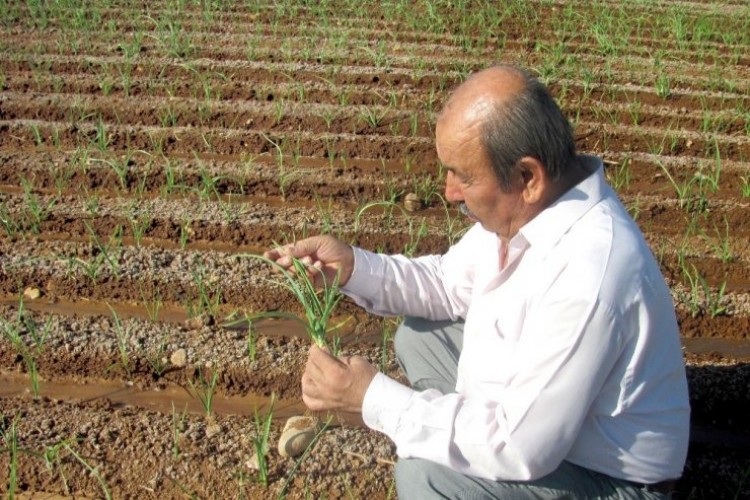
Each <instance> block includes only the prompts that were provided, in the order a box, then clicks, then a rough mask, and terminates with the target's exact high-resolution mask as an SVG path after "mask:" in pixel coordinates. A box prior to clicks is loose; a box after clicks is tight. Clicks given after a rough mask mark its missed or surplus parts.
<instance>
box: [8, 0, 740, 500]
mask: <svg viewBox="0 0 750 500" xmlns="http://www.w3.org/2000/svg"><path fill="white" fill-rule="evenodd" d="M209 3H210V2H203V3H201V5H202V7H200V6H199V5H198V3H190V5H189V6H183V7H179V6H178V4H180V3H179V2H164V3H156V4H153V3H148V2H146V3H138V4H137V5H136V4H133V5H135V6H133V5H130V4H129V3H128V2H120V1H116V2H111V3H108V6H107V7H104V6H103V5H102V6H91V5H90V3H87V4H85V5H86V7H85V8H73V7H71V8H62V9H63V10H56V9H57V8H56V7H53V6H45V7H43V8H41V10H33V9H34V7H33V6H32V4H33V3H29V4H28V6H26V5H25V4H24V5H20V4H19V5H18V6H16V5H15V4H12V5H11V4H9V7H8V9H7V12H5V13H2V14H1V15H0V19H1V22H0V33H1V36H0V47H2V51H0V222H2V226H0V329H1V331H2V332H3V335H2V336H0V380H1V381H2V382H0V430H2V432H3V436H4V437H5V441H4V442H3V444H0V470H3V471H10V470H11V464H12V463H16V473H17V478H18V479H17V484H16V485H15V491H16V493H19V492H24V493H27V494H34V493H42V492H44V493H49V494H52V495H62V496H64V497H71V496H73V497H87V498H88V497H91V498H93V497H101V496H107V494H111V495H112V496H113V497H116V498H143V497H146V498H173V497H186V496H191V497H198V498H241V497H244V498H278V497H281V496H287V497H289V498H308V497H313V498H319V497H320V498H323V497H325V498H339V497H346V498H372V499H378V498H393V497H394V496H395V493H394V491H393V475H392V464H393V462H394V461H395V460H396V457H395V450H394V448H393V446H392V444H391V443H390V442H389V441H388V440H387V439H386V438H385V437H383V436H381V435H379V434H377V433H375V432H372V431H369V430H368V429H366V428H365V427H364V426H363V425H361V422H359V421H358V419H357V418H356V416H352V415H333V416H331V420H330V424H329V426H328V427H327V428H326V430H325V432H323V433H322V434H321V435H320V438H319V440H318V441H317V442H316V443H315V445H314V446H313V447H311V449H310V450H309V454H307V455H305V456H304V457H303V458H302V459H301V460H299V461H298V462H297V461H295V460H294V459H288V458H282V457H281V456H280V455H279V454H278V453H277V452H276V449H275V445H276V441H277V439H278V437H279V434H280V431H281V429H282V427H283V424H284V419H285V418H286V417H288V416H290V415H293V414H296V413H303V412H304V411H305V410H304V408H303V406H302V405H301V401H300V389H299V378H300V374H301V372H302V370H303V367H304V363H305V359H306V353H307V345H308V342H309V341H308V340H307V338H306V336H305V334H304V331H303V330H301V328H300V327H299V326H298V325H297V324H296V323H294V322H290V321H282V320H263V321H257V322H254V323H253V324H252V328H249V325H248V323H247V322H246V321H242V319H243V318H244V317H245V315H247V314H252V313H258V312H262V311H290V312H293V313H296V314H299V313H300V312H301V311H300V309H299V306H298V305H297V304H296V303H295V302H294V300H293V299H292V298H291V297H290V296H289V295H288V294H287V293H286V292H284V291H283V290H282V289H280V288H279V287H278V286H277V285H274V284H273V283H272V282H271V281H269V279H270V278H272V274H271V273H270V270H269V269H268V268H267V267H266V266H263V265H261V264H260V263H258V262H257V261H255V260H252V259H251V258H249V257H247V254H257V253H260V252H261V251H262V250H264V249H266V248H268V247H270V246H272V245H274V244H277V243H283V242H287V241H293V240H295V239H299V238H301V237H304V236H305V235H311V234H318V233H331V234H335V235H337V236H339V237H340V238H342V239H344V240H346V241H348V242H351V243H352V244H356V245H360V246H363V247H365V248H368V249H372V250H378V251H383V252H389V253H407V254H414V255H420V254H428V253H439V252H443V251H445V250H446V249H447V248H448V247H449V245H450V243H451V242H452V241H455V239H456V238H458V237H459V236H460V234H461V232H462V230H464V229H465V222H464V221H463V220H462V219H461V218H460V216H459V214H458V213H457V212H456V210H455V209H453V208H451V207H447V206H446V205H445V203H444V202H443V200H442V197H441V194H442V184H441V183H442V172H441V168H440V165H439V162H438V160H437V156H436V153H435V151H434V142H433V133H434V124H435V116H436V113H437V112H438V111H439V109H440V105H441V103H442V102H443V101H444V100H445V98H446V96H447V95H448V94H449V91H450V89H451V88H452V87H454V86H455V85H456V84H458V83H460V82H461V81H462V80H463V79H464V78H465V76H466V75H467V74H468V73H469V72H471V71H473V70H476V69H479V68H483V67H486V66H487V65H488V64H491V63H492V62H493V61H502V62H514V63H520V64H522V65H524V66H528V67H530V68H532V69H533V70H534V71H536V72H538V73H539V74H540V76H541V77H542V78H543V79H544V80H545V81H548V82H549V85H550V88H551V89H552V91H553V93H554V94H555V96H556V98H557V99H558V101H559V102H560V103H561V105H562V107H563V109H564V111H565V112H566V114H567V115H568V116H569V117H570V119H571V120H572V121H573V122H574V124H575V127H576V138H577V144H578V146H579V148H580V149H581V150H582V151H585V152H590V153H594V154H598V155H600V156H601V157H602V158H603V159H604V160H605V163H606V165H607V167H608V169H607V174H608V177H609V179H610V182H611V183H612V185H613V186H614V187H615V188H616V189H617V191H618V193H619V194H620V196H621V198H622V200H623V202H624V203H625V204H626V206H627V207H628V209H629V210H630V212H631V214H632V215H633V217H634V218H635V219H636V220H637V222H638V223H639V225H640V226H641V228H642V230H643V232H644V234H645V235H646V238H647V240H648V242H649V244H650V245H651V248H652V250H653V252H654V254H655V255H656V256H657V258H658V260H659V262H660V264H661V266H662V270H663V272H664V275H665V277H666V279H667V281H668V283H669V285H670V287H671V290H672V292H673V297H674V301H675V305H676V310H677V314H678V320H679V323H680V327H681V331H682V335H683V345H684V351H685V359H686V363H687V367H688V377H689V383H690V394H691V403H692V408H693V414H692V420H693V422H692V424H693V432H692V440H691V447H690V452H689V457H688V463H687V466H686V469H685V474H684V477H683V478H682V479H681V480H680V482H679V492H678V495H677V497H678V498H693V499H702V498H750V490H749V489H748V485H749V484H750V479H749V478H748V475H750V426H749V425H748V421H747V418H745V413H743V410H741V409H744V408H746V407H747V405H748V401H747V400H748V398H750V369H749V367H750V218H748V206H749V205H750V187H748V182H749V181H750V162H749V159H750V136H749V134H750V115H749V114H748V110H749V109H750V84H748V82H749V81H750V57H748V53H750V51H748V45H750V39H748V38H749V37H748V36H747V26H748V24H749V23H750V18H748V15H750V12H748V11H747V9H746V6H744V4H741V3H737V2H729V3H727V2H722V3H721V4H718V3H716V2H713V1H711V0H705V1H692V2H654V3H652V4H650V5H647V3H633V4H621V3H619V2H610V3H609V5H608V6H607V7H606V9H608V10H609V11H610V13H611V17H606V16H601V15H600V14H601V13H600V12H597V10H598V8H597V9H596V10H594V9H591V8H589V7H588V6H585V5H583V4H575V3H570V2H567V1H558V2H519V3H518V4H517V5H516V4H514V5H513V6H511V7H509V8H510V9H511V10H510V11H508V13H507V16H506V17H504V18H495V17H493V16H492V15H490V13H489V12H487V11H482V10H481V9H466V10H458V9H457V8H456V7H454V6H453V4H455V2H444V3H438V4H437V5H432V4H431V6H430V7H429V8H428V7H426V6H423V5H421V3H420V4H419V5H417V6H415V7H414V9H415V10H419V11H420V12H421V13H422V15H419V16H412V15H411V11H410V9H411V7H404V8H403V9H401V8H399V9H396V8H391V9H388V8H386V9H383V8H381V7H379V6H376V5H375V4H372V5H371V6H369V7H367V9H368V10H367V12H365V13H364V14H363V13H362V12H356V11H354V10H352V9H350V8H348V7H345V6H343V5H339V2H331V3H330V5H328V6H327V7H326V6H325V5H324V6H322V7H321V6H317V7H314V6H312V5H311V6H309V7H301V6H300V5H298V3H297V2H291V3H289V4H285V3H283V2H274V3H273V5H262V6H257V7H256V6H253V7H251V6H249V5H248V6H239V4H237V5H236V6H235V5H231V6H226V7H225V9H224V10H220V9H211V8H209V6H208V4H209ZM433 7H434V9H433ZM175 9H177V10H175ZM431 9H432V10H431ZM498 12H499V10H498ZM571 14H572V15H571ZM571 19H575V22H573V23H571ZM607 23H611V24H607ZM618 23H619V24H618ZM680 23H681V24H680ZM680 28H684V29H682V30H680ZM408 193H415V194H417V195H418V197H419V198H420V200H421V203H422V207H421V208H420V209H419V210H417V211H415V212H410V211H407V210H406V209H405V208H404V207H405V205H404V204H403V202H404V199H405V197H406V195H407V194H408ZM386 202H393V203H392V204H390V205H388V204H386ZM363 207H367V208H364V209H363ZM24 292H26V294H27V295H26V297H25V298H24V299H23V300H20V299H19V297H21V296H23V294H24ZM37 295H38V296H37ZM334 323H335V324H339V323H341V325H342V326H341V327H340V329H339V330H338V333H339V334H340V335H341V336H342V337H343V341H342V343H343V347H344V349H345V350H346V351H347V353H356V354H361V355H363V356H366V357H367V358H368V359H370V360H371V361H372V362H373V363H377V364H378V365H379V366H380V367H381V369H382V370H384V371H386V372H387V373H389V374H390V375H392V376H394V377H401V376H402V374H401V373H400V372H399V370H398V367H397V365H396V363H395V362H394V359H393V353H392V348H391V345H390V342H389V339H390V337H389V335H390V333H392V332H393V330H394V328H395V326H396V324H397V321H396V320H394V319H383V318H376V317H373V316H370V315H368V314H366V313H364V312H363V311H361V310H360V309H359V308H357V307H356V306H355V305H354V304H353V303H352V302H350V301H348V300H345V301H344V302H342V304H341V305H340V307H339V309H338V311H337V317H336V318H335V320H334ZM14 332H16V333H18V335H19V338H20V339H21V342H20V344H19V343H18V342H16V343H15V344H14V342H12V337H13V335H14ZM44 332H46V337H43V340H42V337H40V335H42V334H43V333H44ZM21 346H23V347H21ZM182 350H184V353H185V362H184V365H183V363H181V362H180V363H175V362H173V361H174V360H173V359H172V356H173V355H175V354H176V353H178V352H180V353H181V352H182ZM178 357H179V356H178ZM30 361H33V363H34V364H33V366H35V367H36V368H37V370H38V373H39V378H40V381H39V396H37V397H33V396H32V394H31V389H32V378H31V377H30V375H31V374H32V373H30V371H31V372H33V370H30V364H29V363H30ZM214 373H216V374H217V379H216V399H215V405H214V408H213V415H211V416H210V417H208V416H207V415H206V414H205V410H204V409H203V408H202V407H201V405H200V404H199V402H198V398H197V396H196V393H195V392H194V391H193V392H191V387H193V386H195V384H199V385H200V380H201V377H204V379H205V377H209V378H210V377H211V376H213V374H214ZM191 384H192V386H191ZM272 398H273V401H274V403H273V406H271V399H272ZM271 409H272V410H273V415H274V421H273V425H272V427H271V435H270V439H271V446H270V450H269V451H268V452H267V459H268V463H269V469H268V478H269V479H268V480H269V484H268V485H264V484H262V483H261V482H260V480H259V477H260V474H259V472H258V471H257V470H256V469H255V468H253V467H252V460H251V458H252V457H253V455H254V453H255V450H254V447H253V440H254V439H255V438H257V437H258V436H259V433H258V431H257V428H256V427H255V424H254V416H255V415H256V412H257V413H258V414H259V415H263V414H265V412H267V411H271ZM327 417H328V416H325V415H321V416H320V418H321V419H322V420H326V419H327ZM13 434H15V436H16V438H17V444H18V449H17V452H16V454H15V462H14V460H13V459H12V457H13V456H14V455H13V453H11V451H10V449H9V444H8V443H9V442H10V441H8V440H9V439H10V436H11V435H13ZM0 477H3V478H4V479H3V480H2V481H0V492H1V493H3V494H5V492H9V491H10V489H11V482H10V474H8V475H7V479H5V477H6V476H5V475H0Z"/></svg>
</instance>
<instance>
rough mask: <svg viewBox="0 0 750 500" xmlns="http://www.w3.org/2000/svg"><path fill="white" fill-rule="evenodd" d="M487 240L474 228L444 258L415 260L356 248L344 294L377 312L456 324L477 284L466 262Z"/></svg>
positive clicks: (471, 260) (471, 258)
mask: <svg viewBox="0 0 750 500" xmlns="http://www.w3.org/2000/svg"><path fill="white" fill-rule="evenodd" d="M486 237H487V236H486V235H484V234H483V233H482V231H481V230H480V226H479V225H476V226H474V227H473V228H472V229H471V230H469V231H468V232H467V234H466V235H465V236H464V237H463V238H462V239H461V240H460V241H459V242H458V243H457V244H456V245H453V246H452V247H451V248H450V249H449V250H448V252H447V253H446V254H444V255H427V256H424V257H417V258H408V257H405V256H403V255H382V254H376V253H373V252H369V251H367V250H363V249H361V248H357V247H354V271H353V273H352V276H351V277H350V278H349V281H348V282H347V284H346V286H344V287H342V289H341V291H342V292H343V293H345V294H346V295H347V296H349V297H351V298H352V299H353V300H354V301H355V302H356V303H357V304H358V305H360V306H361V307H363V308H364V309H366V310H367V311H368V312H370V313H373V314H378V315H381V316H397V315H409V316H416V317H420V318H426V319H430V320H444V319H451V320H454V321H455V320H457V319H458V318H460V317H465V315H466V311H467V308H468V304H469V302H470V298H471V291H472V289H473V286H474V276H475V270H474V267H473V266H472V265H467V262H469V263H471V262H474V261H475V259H474V258H473V256H472V252H475V250H473V249H475V248H477V247H478V246H479V243H478V240H479V239H481V238H486Z"/></svg>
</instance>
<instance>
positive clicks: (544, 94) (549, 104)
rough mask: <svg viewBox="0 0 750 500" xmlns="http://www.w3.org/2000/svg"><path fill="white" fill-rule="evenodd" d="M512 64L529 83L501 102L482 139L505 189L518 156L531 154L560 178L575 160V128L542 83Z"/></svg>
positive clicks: (487, 120)
mask: <svg viewBox="0 0 750 500" xmlns="http://www.w3.org/2000/svg"><path fill="white" fill-rule="evenodd" d="M508 68H509V69H510V70H512V71H516V72H518V73H519V74H520V75H521V76H522V78H523V79H524V82H525V84H526V85H525V87H524V89H523V90H522V91H521V92H519V93H518V94H517V95H515V96H513V97H511V98H510V99H509V100H507V101H505V102H504V103H499V104H497V105H496V106H495V108H494V109H493V110H492V111H491V112H490V114H489V115H488V116H487V117H486V118H485V122H484V124H483V125H482V142H483V144H484V147H485V148H486V150H487V155H488V156H489V159H490V163H491V165H492V170H493V172H494V174H495V177H496V178H497V180H498V183H499V184H500V187H501V188H502V189H503V190H506V191H507V190H509V189H510V187H511V179H512V174H513V171H514V170H515V168H516V166H517V164H518V160H520V159H521V158H523V157H524V156H531V157H534V158H536V159H537V160H539V161H540V162H541V163H542V165H544V168H545V169H546V171H547V175H548V176H549V178H550V180H551V181H552V182H557V181H559V180H560V179H561V178H563V177H564V176H565V175H566V173H567V172H568V171H569V170H570V169H571V167H572V166H573V165H574V164H575V158H576V145H575V139H574V137H573V129H572V127H571V126H570V123H569V122H568V120H567V118H565V116H564V115H563V113H562V111H561V110H560V108H559V107H558V105H557V104H556V103H555V101H554V99H553V98H552V96H551V95H550V93H549V91H548V90H547V88H546V87H545V86H544V85H542V83H540V82H539V81H538V80H537V79H536V78H534V77H533V76H532V75H531V74H530V73H528V72H527V71H525V70H523V69H520V68H516V67H513V66H509V67H508Z"/></svg>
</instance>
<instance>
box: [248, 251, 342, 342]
mask: <svg viewBox="0 0 750 500" xmlns="http://www.w3.org/2000/svg"><path fill="white" fill-rule="evenodd" d="M244 256H245V257H248V258H251V259H257V260H260V261H261V262H264V263H266V264H270V265H271V266H273V267H274V268H275V269H276V270H277V271H278V272H279V273H280V274H281V275H282V276H283V279H282V280H277V281H275V282H274V283H276V284H278V285H281V286H282V287H284V288H285V289H287V290H288V291H290V292H292V294H293V295H294V297H295V298H296V299H297V301H298V302H299V304H300V305H301V306H302V308H303V310H304V313H305V319H304V320H302V319H300V318H299V317H297V316H295V315H293V314H291V313H287V312H279V311H268V312H262V313H257V314H253V315H251V316H248V317H247V318H245V319H246V320H247V321H250V322H252V321H254V320H256V319H262V318H287V319H292V320H295V321H299V322H300V323H302V325H304V327H305V330H306V331H307V334H308V335H309V336H310V339H311V340H312V341H313V342H315V344H316V345H317V346H318V347H324V348H328V349H329V350H330V351H331V353H332V354H334V355H336V354H338V352H339V338H338V336H334V338H333V340H332V342H330V343H329V342H328V338H327V333H328V332H329V328H328V323H329V321H330V319H331V316H332V315H333V311H334V309H335V308H336V306H337V305H338V303H339V302H340V301H341V299H342V298H343V295H342V294H341V292H340V291H339V287H338V275H337V276H336V278H335V279H334V280H333V282H327V281H326V280H325V278H323V279H322V284H321V286H320V287H319V288H316V287H315V283H314V278H313V277H312V276H311V275H310V269H308V266H306V265H305V264H303V263H302V262H301V261H300V260H299V259H294V258H293V259H292V271H287V270H286V269H284V268H283V267H281V266H280V265H279V264H277V263H276V262H274V261H272V260H269V259H267V258H265V257H263V256H262V255H255V254H245V255H244ZM320 276H321V277H323V274H322V273H320ZM340 326H341V325H340V324H339V325H337V326H336V327H334V328H332V329H331V330H335V329H336V328H338V327H340Z"/></svg>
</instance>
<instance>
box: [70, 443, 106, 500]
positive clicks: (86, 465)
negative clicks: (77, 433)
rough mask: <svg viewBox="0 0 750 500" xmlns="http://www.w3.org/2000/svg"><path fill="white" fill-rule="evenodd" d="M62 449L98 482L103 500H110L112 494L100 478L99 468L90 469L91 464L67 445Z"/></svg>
mask: <svg viewBox="0 0 750 500" xmlns="http://www.w3.org/2000/svg"><path fill="white" fill-rule="evenodd" d="M63 448H65V449H66V450H67V451H68V453H70V454H71V455H73V458H75V459H76V460H77V461H78V463H80V464H81V465H83V467H84V468H85V469H86V470H87V471H89V473H90V474H91V475H92V476H94V477H95V478H96V480H97V481H98V482H99V487H100V488H101V489H102V494H103V495H104V498H106V499H107V500H110V499H111V498H112V493H111V492H110V491H109V486H107V483H106V482H105V481H104V478H103V477H102V474H101V472H99V468H98V467H92V466H91V464H89V463H88V462H87V461H86V460H84V459H83V457H81V455H79V454H78V453H76V451H75V450H74V449H73V448H71V447H70V445H69V444H65V445H64V446H63Z"/></svg>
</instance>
